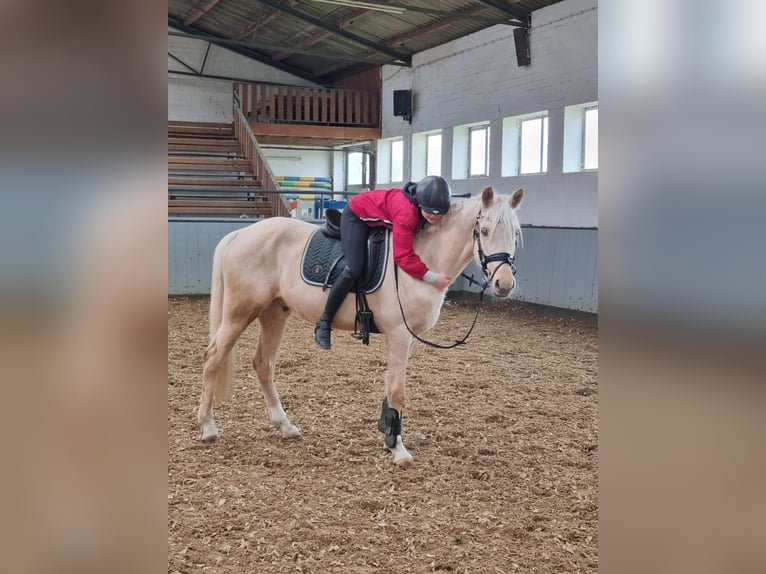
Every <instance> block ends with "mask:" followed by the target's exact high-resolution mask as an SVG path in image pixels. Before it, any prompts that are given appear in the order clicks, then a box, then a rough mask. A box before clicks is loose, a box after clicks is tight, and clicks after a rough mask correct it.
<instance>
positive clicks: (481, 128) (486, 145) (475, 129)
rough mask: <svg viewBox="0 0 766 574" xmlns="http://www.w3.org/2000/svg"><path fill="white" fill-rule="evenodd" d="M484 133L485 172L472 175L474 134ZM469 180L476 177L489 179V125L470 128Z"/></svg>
mask: <svg viewBox="0 0 766 574" xmlns="http://www.w3.org/2000/svg"><path fill="white" fill-rule="evenodd" d="M478 131H483V132H484V172H483V173H475V174H472V173H471V168H472V167H473V166H472V162H471V155H472V151H473V137H472V135H473V133H474V132H478ZM467 171H468V173H467V174H466V175H467V176H468V179H470V178H475V177H489V124H480V125H476V126H471V127H469V128H468V170H467Z"/></svg>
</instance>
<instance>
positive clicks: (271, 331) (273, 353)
mask: <svg viewBox="0 0 766 574" xmlns="http://www.w3.org/2000/svg"><path fill="white" fill-rule="evenodd" d="M289 316H290V309H288V308H287V307H284V306H283V305H282V303H281V302H280V301H274V302H273V303H272V304H271V305H270V306H269V307H268V308H266V309H264V311H263V312H262V313H261V314H260V315H259V317H258V322H259V323H260V325H261V335H260V337H259V338H258V348H257V349H256V351H255V356H254V357H253V368H255V372H256V373H258V381H259V382H260V383H261V389H262V390H263V396H264V398H265V399H266V407H267V409H268V411H269V417H270V418H271V422H273V423H274V425H275V426H276V427H277V428H278V429H279V432H280V433H281V434H282V437H283V438H300V436H301V431H300V429H299V428H298V427H297V426H295V425H294V424H293V423H291V422H290V419H288V418H287V414H286V413H285V409H284V408H282V401H280V400H279V393H277V387H276V385H275V384H274V367H275V365H276V360H277V351H279V345H280V343H281V342H282V337H283V335H284V333H285V325H286V324H287V318H288V317H289Z"/></svg>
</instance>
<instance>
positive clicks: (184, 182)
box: [168, 177, 263, 189]
mask: <svg viewBox="0 0 766 574" xmlns="http://www.w3.org/2000/svg"><path fill="white" fill-rule="evenodd" d="M168 186H171V187H172V186H183V187H190V188H193V187H222V188H223V187H247V188H256V189H258V188H262V187H263V184H262V183H261V180H259V179H229V178H210V179H204V178H199V177H197V178H191V177H189V178H187V177H169V178H168Z"/></svg>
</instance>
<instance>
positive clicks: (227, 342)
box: [197, 315, 250, 443]
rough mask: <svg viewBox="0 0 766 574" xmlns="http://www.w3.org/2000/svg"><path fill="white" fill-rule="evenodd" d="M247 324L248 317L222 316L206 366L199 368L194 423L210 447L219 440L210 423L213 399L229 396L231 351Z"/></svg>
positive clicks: (215, 429)
mask: <svg viewBox="0 0 766 574" xmlns="http://www.w3.org/2000/svg"><path fill="white" fill-rule="evenodd" d="M249 324H250V320H249V318H248V317H244V318H236V319H233V318H231V317H229V316H226V315H224V317H223V321H222V322H221V325H220V326H219V327H218V330H217V331H216V333H215V335H214V336H213V337H212V338H211V340H210V344H209V345H208V347H207V350H206V351H205V364H204V366H203V368H202V396H201V397H200V402H199V409H198V411H197V423H198V424H199V426H200V428H201V429H202V437H201V438H202V441H203V442H207V443H213V442H216V441H217V440H218V429H217V428H216V426H215V421H214V419H213V398H214V396H215V395H216V394H219V395H222V396H219V399H224V398H226V397H225V395H226V394H228V393H229V392H230V389H231V379H232V378H233V376H234V372H233V371H234V364H233V361H234V359H233V357H232V356H231V350H232V348H233V347H234V344H235V343H236V342H237V339H239V336H240V335H241V334H242V332H243V331H244V330H245V329H246V328H247V326H248V325H249Z"/></svg>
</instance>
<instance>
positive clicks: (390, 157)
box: [388, 137, 404, 183]
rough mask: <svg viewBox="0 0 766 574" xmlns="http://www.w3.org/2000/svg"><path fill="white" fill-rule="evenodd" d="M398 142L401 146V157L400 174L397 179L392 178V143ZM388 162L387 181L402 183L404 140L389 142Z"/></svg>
mask: <svg viewBox="0 0 766 574" xmlns="http://www.w3.org/2000/svg"><path fill="white" fill-rule="evenodd" d="M395 142H399V143H401V144H402V157H401V158H400V162H401V166H402V173H401V176H400V177H399V178H398V179H395V178H394V143H395ZM389 149H390V152H389V162H388V180H389V182H391V183H394V182H400V181H404V138H402V137H399V138H392V139H391V142H390V148H389Z"/></svg>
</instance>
